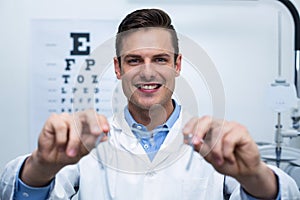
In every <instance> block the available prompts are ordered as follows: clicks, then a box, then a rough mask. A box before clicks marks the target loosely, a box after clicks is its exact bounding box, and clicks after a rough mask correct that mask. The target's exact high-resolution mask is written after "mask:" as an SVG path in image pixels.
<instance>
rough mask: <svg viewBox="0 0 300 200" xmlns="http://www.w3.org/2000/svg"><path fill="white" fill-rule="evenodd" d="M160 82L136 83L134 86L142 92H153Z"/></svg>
mask: <svg viewBox="0 0 300 200" xmlns="http://www.w3.org/2000/svg"><path fill="white" fill-rule="evenodd" d="M161 86H162V84H158V83H148V84H138V85H136V87H137V88H138V89H139V90H141V91H143V92H155V91H156V90H158V89H159V88H160V87H161Z"/></svg>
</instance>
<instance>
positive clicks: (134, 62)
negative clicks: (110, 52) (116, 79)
mask: <svg viewBox="0 0 300 200" xmlns="http://www.w3.org/2000/svg"><path fill="white" fill-rule="evenodd" d="M126 62H127V64H129V65H133V66H134V65H138V64H140V63H141V60H140V59H138V58H130V59H128V60H126Z"/></svg>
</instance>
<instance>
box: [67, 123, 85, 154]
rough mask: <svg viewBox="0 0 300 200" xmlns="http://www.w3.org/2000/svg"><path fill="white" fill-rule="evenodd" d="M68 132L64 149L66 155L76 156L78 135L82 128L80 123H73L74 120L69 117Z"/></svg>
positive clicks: (78, 149)
mask: <svg viewBox="0 0 300 200" xmlns="http://www.w3.org/2000/svg"><path fill="white" fill-rule="evenodd" d="M68 125H69V134H68V145H67V149H66V153H67V156H69V157H76V156H78V155H79V153H80V150H81V148H80V145H81V141H80V135H81V130H82V125H81V124H80V123H79V124H77V125H75V121H74V120H73V119H72V118H70V119H69V121H68Z"/></svg>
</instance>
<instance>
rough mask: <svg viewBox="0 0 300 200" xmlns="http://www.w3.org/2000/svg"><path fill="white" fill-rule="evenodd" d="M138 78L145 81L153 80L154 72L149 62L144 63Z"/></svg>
mask: <svg viewBox="0 0 300 200" xmlns="http://www.w3.org/2000/svg"><path fill="white" fill-rule="evenodd" d="M140 70H141V71H140V76H141V78H143V79H144V80H145V81H151V80H154V78H155V75H156V71H155V67H154V66H153V64H152V63H151V62H150V61H145V62H144V65H143V66H142V67H141V68H140Z"/></svg>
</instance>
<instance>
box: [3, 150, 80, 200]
mask: <svg viewBox="0 0 300 200" xmlns="http://www.w3.org/2000/svg"><path fill="white" fill-rule="evenodd" d="M27 157H28V155H25V156H21V157H18V158H16V159H14V160H12V161H11V162H9V163H8V164H7V165H6V167H5V169H4V171H3V173H2V175H1V179H0V180H1V182H0V199H5V200H13V197H14V193H15V190H16V181H17V180H16V177H18V176H17V173H18V170H19V168H20V166H21V165H22V163H23V162H24V160H25V159H26V158H27ZM54 182H55V184H54V187H53V188H52V189H51V191H50V194H49V198H48V199H55V200H65V199H76V195H77V190H78V188H79V185H78V183H79V168H78V165H77V164H76V165H68V166H66V167H64V168H63V169H62V170H61V171H59V172H58V173H57V174H56V177H55V180H54Z"/></svg>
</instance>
